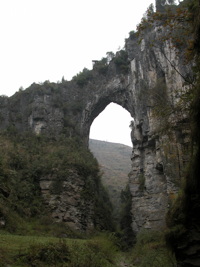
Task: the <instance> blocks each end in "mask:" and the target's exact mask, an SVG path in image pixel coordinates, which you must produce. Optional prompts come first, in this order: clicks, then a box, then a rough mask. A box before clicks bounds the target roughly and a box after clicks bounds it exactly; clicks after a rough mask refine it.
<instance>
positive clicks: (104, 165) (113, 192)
mask: <svg viewBox="0 0 200 267" xmlns="http://www.w3.org/2000/svg"><path fill="white" fill-rule="evenodd" d="M89 147H90V150H91V152H92V153H93V154H94V156H95V157H96V159H97V160H98V162H99V165H100V168H101V170H102V172H103V176H102V183H103V184H104V186H105V187H106V188H107V190H108V193H109V195H110V198H111V202H112V203H113V206H114V210H115V213H117V211H116V210H118V209H119V205H120V193H121V190H122V189H124V188H125V187H126V185H127V183H128V173H129V172H130V170H131V159H130V157H131V152H132V148H131V147H129V146H126V145H122V144H117V143H110V142H105V141H99V140H93V139H90V142H89ZM116 215H117V214H116Z"/></svg>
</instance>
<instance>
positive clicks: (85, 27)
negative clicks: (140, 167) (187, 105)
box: [0, 0, 155, 142]
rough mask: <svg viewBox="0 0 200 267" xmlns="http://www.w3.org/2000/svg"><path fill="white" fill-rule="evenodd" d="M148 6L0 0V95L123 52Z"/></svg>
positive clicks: (140, 2) (128, 1)
mask: <svg viewBox="0 0 200 267" xmlns="http://www.w3.org/2000/svg"><path fill="white" fill-rule="evenodd" d="M151 3H153V4H154V3H155V1H154V0H137V1H136V0H0V38H1V41H0V73H1V75H0V95H8V96H11V95H13V94H14V93H15V92H16V91H18V89H19V88H20V87H21V86H22V87H23V88H24V89H25V88H27V87H28V86H29V85H30V84H32V83H33V82H36V83H37V82H44V81H45V80H50V81H51V82H57V81H60V80H61V79H62V77H63V76H64V77H65V79H66V80H71V78H72V77H73V76H74V75H76V74H77V73H78V72H80V71H82V69H83V68H84V67H86V68H88V69H91V68H92V60H94V59H101V58H102V57H104V56H106V52H108V51H113V52H116V51H117V50H118V49H119V47H121V48H123V46H124V39H125V38H127V37H128V33H129V32H130V31H132V30H135V29H136V25H137V24H138V23H139V22H140V20H141V18H142V16H143V14H144V13H145V11H146V10H147V8H148V6H149V5H150V4H151ZM117 112H118V111H115V113H114V114H116V113H117ZM115 116H116V115H115ZM120 117H121V115H120ZM118 118H119V117H118ZM104 122H105V120H104ZM129 122H130V118H129ZM129 122H128V125H127V129H128V131H129V127H128V126H129ZM109 124H110V123H109ZM121 126H122V125H121ZM106 128H107V126H106ZM120 128H122V127H120ZM96 139H97V138H96ZM104 140H108V141H110V140H109V138H106V139H104ZM117 142H118V141H117Z"/></svg>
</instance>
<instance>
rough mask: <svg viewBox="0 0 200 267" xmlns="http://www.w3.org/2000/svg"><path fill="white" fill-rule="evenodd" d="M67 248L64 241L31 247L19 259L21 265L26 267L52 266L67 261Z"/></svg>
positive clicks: (68, 255)
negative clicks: (23, 264) (26, 266)
mask: <svg viewBox="0 0 200 267" xmlns="http://www.w3.org/2000/svg"><path fill="white" fill-rule="evenodd" d="M69 257H70V253H69V247H68V245H67V244H66V242H64V241H60V242H58V243H47V244H35V245H31V246H30V248H29V249H28V253H27V254H26V255H25V256H22V257H20V261H21V262H22V263H26V264H28V266H37V267H39V266H41V267H43V266H52V265H54V266H55V265H56V266H57V264H58V263H66V262H68V261H69Z"/></svg>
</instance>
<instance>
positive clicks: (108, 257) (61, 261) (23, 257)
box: [0, 233, 117, 267]
mask: <svg viewBox="0 0 200 267" xmlns="http://www.w3.org/2000/svg"><path fill="white" fill-rule="evenodd" d="M0 238H1V241H2V242H1V244H0V265H1V266H2V267H6V266H8V265H11V266H13V267H14V266H15V267H28V266H32V267H33V266H37V267H45V266H49V267H53V266H58V267H61V266H62V267H94V266H95V267H102V266H105V267H112V266H113V267H114V266H116V265H115V260H116V255H117V248H116V246H115V244H114V242H113V240H112V238H111V237H110V236H109V235H106V234H103V235H102V234H101V235H97V236H95V237H92V238H90V239H87V240H79V239H57V238H52V237H45V238H44V237H30V236H13V235H4V234H1V233H0Z"/></svg>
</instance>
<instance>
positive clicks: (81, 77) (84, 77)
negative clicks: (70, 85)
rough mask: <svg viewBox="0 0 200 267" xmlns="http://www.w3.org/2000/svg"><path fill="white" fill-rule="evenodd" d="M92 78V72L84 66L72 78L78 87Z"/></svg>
mask: <svg viewBox="0 0 200 267" xmlns="http://www.w3.org/2000/svg"><path fill="white" fill-rule="evenodd" d="M91 79H92V72H91V71H90V70H88V69H87V68H84V69H83V71H82V72H79V73H78V74H77V75H76V76H74V77H73V78H72V80H73V81H75V82H76V83H77V84H78V85H79V86H80V87H83V86H84V85H86V84H87V83H88V81H89V80H91Z"/></svg>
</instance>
